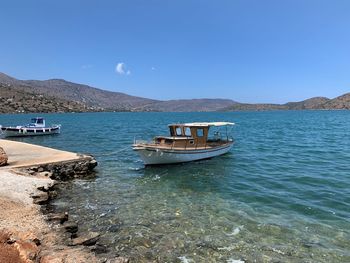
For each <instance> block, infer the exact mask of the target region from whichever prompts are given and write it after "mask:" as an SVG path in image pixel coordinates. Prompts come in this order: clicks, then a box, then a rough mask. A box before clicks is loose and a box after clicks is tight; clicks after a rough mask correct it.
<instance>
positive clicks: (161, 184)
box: [0, 111, 350, 263]
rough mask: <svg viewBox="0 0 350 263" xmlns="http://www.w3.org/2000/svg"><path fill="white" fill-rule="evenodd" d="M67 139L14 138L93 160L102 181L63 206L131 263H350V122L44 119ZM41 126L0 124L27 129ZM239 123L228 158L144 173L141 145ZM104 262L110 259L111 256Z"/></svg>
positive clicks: (295, 114) (154, 116) (285, 116)
mask: <svg viewBox="0 0 350 263" xmlns="http://www.w3.org/2000/svg"><path fill="white" fill-rule="evenodd" d="M42 115H44V117H46V119H47V122H49V123H50V122H51V123H61V124H62V127H63V128H62V133H61V134H60V135H58V136H48V137H33V138H20V139H15V140H18V141H25V142H29V143H34V144H40V145H44V146H50V147H54V148H58V149H63V150H68V151H75V152H82V153H91V154H93V155H94V156H95V157H96V159H97V160H98V162H99V166H98V167H97V169H96V171H97V177H96V178H95V179H91V180H77V181H74V182H70V183H67V184H65V185H63V186H62V188H61V191H60V193H59V198H58V199H56V200H55V201H54V204H53V205H54V206H55V207H56V209H57V210H68V211H69V212H70V215H71V218H72V219H73V220H78V221H79V225H80V230H92V231H98V232H101V233H102V239H101V243H103V244H106V245H108V247H109V252H108V254H109V255H114V254H119V255H123V256H127V257H129V258H131V259H133V260H132V262H229V263H234V262H350V134H349V131H350V111H275V112H230V113H86V114H85V113H84V114H42ZM32 116H35V115H0V124H2V125H9V124H12V125H18V124H23V123H26V122H28V121H29V119H30V118H31V117H32ZM192 121H232V122H235V123H236V126H235V127H234V129H233V136H234V138H235V140H236V144H235V146H234V147H233V149H232V150H231V152H230V153H228V154H226V155H224V156H221V157H216V158H213V159H210V160H205V161H199V162H194V163H187V164H180V165H170V166H162V167H147V168H144V166H143V164H142V162H141V161H140V159H139V157H138V156H137V155H136V153H135V152H133V151H132V150H131V144H132V142H133V140H134V137H136V138H138V139H141V138H143V139H150V138H152V137H153V136H154V135H162V134H167V133H168V129H167V124H168V123H174V122H192ZM102 256H105V255H103V254H102Z"/></svg>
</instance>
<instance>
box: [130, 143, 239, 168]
mask: <svg viewBox="0 0 350 263" xmlns="http://www.w3.org/2000/svg"><path fill="white" fill-rule="evenodd" d="M232 146H233V142H231V143H227V144H225V145H223V146H219V147H215V148H209V149H200V150H177V149H159V148H154V147H147V146H141V145H134V148H133V149H134V150H135V151H137V152H138V154H139V155H140V157H141V159H142V160H143V162H144V163H145V165H159V164H173V163H185V162H191V161H197V160H203V159H209V158H212V157H215V156H219V155H222V154H225V153H227V152H228V151H230V149H231V148H232Z"/></svg>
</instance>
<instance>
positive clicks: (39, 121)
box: [26, 117, 45, 128]
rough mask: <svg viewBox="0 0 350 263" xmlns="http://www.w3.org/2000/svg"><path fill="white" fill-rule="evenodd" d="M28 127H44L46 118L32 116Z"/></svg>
mask: <svg viewBox="0 0 350 263" xmlns="http://www.w3.org/2000/svg"><path fill="white" fill-rule="evenodd" d="M26 126H27V127H38V128H44V127H45V119H44V118H42V117H36V118H32V119H31V120H30V124H28V125H26Z"/></svg>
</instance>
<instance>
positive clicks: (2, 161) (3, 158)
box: [0, 147, 8, 166]
mask: <svg viewBox="0 0 350 263" xmlns="http://www.w3.org/2000/svg"><path fill="white" fill-rule="evenodd" d="M7 161H8V157H7V154H6V153H5V151H4V149H3V148H2V147H0V166H4V165H6V164H7Z"/></svg>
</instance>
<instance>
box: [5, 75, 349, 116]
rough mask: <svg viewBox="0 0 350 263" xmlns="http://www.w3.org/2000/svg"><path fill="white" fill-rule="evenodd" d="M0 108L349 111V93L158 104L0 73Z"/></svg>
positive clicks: (176, 101) (191, 100) (16, 109)
mask: <svg viewBox="0 0 350 263" xmlns="http://www.w3.org/2000/svg"><path fill="white" fill-rule="evenodd" d="M0 106H1V108H0V113H14V112H89V111H176V112H186V111H242V110H254V111H255V110H304V109H350V93H347V94H344V95H342V96H340V97H337V98H335V99H328V98H324V97H315V98H311V99H307V100H304V101H300V102H289V103H286V104H247V103H240V102H236V101H233V100H230V99H189V100H168V101H160V100H153V99H148V98H142V97H135V96H131V95H127V94H125V93H120V92H112V91H106V90H102V89H98V88H94V87H90V86H87V85H83V84H77V83H73V82H69V81H66V80H63V79H50V80H43V81H40V80H18V79H15V78H12V77H10V76H8V75H6V74H4V73H0Z"/></svg>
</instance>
